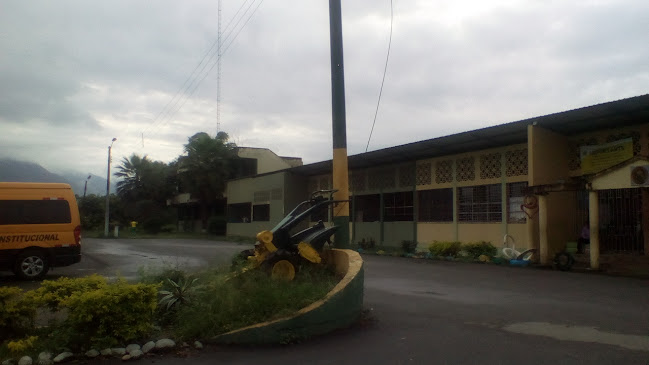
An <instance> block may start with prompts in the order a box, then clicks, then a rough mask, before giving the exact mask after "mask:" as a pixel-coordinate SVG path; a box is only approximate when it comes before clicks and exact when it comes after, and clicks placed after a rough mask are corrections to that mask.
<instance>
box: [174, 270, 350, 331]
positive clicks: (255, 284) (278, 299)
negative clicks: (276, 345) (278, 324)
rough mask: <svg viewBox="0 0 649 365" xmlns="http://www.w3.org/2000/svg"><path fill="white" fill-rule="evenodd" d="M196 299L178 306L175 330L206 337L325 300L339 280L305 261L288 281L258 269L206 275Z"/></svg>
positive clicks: (287, 313) (278, 316)
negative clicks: (239, 272) (232, 273)
mask: <svg viewBox="0 0 649 365" xmlns="http://www.w3.org/2000/svg"><path fill="white" fill-rule="evenodd" d="M205 275H206V277H204V278H201V282H202V283H206V284H205V285H201V286H197V287H196V290H195V294H194V297H193V298H194V300H192V302H191V303H190V304H189V305H185V306H182V307H180V308H179V310H178V313H177V318H176V324H175V328H176V331H177V334H178V335H179V336H180V337H181V338H195V337H210V336H215V335H218V334H221V333H225V332H227V331H231V330H234V329H237V328H241V327H245V326H248V325H251V324H254V323H259V322H263V321H268V320H273V319H277V318H281V317H283V316H287V315H290V314H292V313H294V312H295V311H297V310H299V309H301V308H304V307H306V306H307V305H309V304H311V303H313V302H314V301H316V300H318V299H321V298H323V297H324V296H325V295H326V294H327V293H328V292H329V291H330V290H331V289H332V288H333V287H334V286H335V285H336V283H337V280H336V278H335V275H334V274H333V273H331V272H329V271H328V270H327V269H326V268H324V267H319V266H312V265H306V266H303V267H302V269H301V270H300V271H299V272H298V273H297V275H296V277H295V280H293V281H291V282H286V281H281V280H272V279H271V278H270V276H269V275H267V274H266V273H264V272H261V271H259V270H250V271H247V272H245V273H242V274H240V275H237V276H234V277H232V276H228V275H227V274H226V273H223V272H212V273H206V274H205Z"/></svg>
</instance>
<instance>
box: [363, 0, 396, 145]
mask: <svg viewBox="0 0 649 365" xmlns="http://www.w3.org/2000/svg"><path fill="white" fill-rule="evenodd" d="M393 22H394V6H393V5H392V0H390V39H389V40H388V54H387V55H386V56H385V68H384V69H383V79H382V80H381V89H380V90H379V100H378V101H377V102H376V111H375V112H374V121H373V122H372V129H371V130H370V136H369V138H368V139H367V146H365V152H367V150H368V149H369V148H370V140H371V139H372V133H374V126H375V125H376V117H377V115H378V114H379V105H381V95H382V94H383V84H384V83H385V74H386V73H387V71H388V60H389V59H390V48H391V47H392V24H393Z"/></svg>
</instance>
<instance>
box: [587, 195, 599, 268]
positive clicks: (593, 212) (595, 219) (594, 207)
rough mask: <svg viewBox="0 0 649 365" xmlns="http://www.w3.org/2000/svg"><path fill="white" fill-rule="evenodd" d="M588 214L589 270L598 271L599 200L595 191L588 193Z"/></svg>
mask: <svg viewBox="0 0 649 365" xmlns="http://www.w3.org/2000/svg"><path fill="white" fill-rule="evenodd" d="M588 214H589V215H590V219H589V222H588V225H589V226H590V268H591V269H593V270H599V199H597V190H591V191H589V192H588Z"/></svg>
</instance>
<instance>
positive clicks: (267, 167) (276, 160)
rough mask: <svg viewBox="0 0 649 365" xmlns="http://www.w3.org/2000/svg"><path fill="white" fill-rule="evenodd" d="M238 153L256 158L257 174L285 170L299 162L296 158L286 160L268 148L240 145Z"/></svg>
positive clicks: (240, 155)
mask: <svg viewBox="0 0 649 365" xmlns="http://www.w3.org/2000/svg"><path fill="white" fill-rule="evenodd" d="M237 154H238V155H239V157H244V158H254V159H256V160H257V174H265V173H267V172H272V171H277V170H283V169H287V168H289V167H293V166H295V165H296V164H297V162H296V161H295V160H293V161H286V160H284V159H282V158H281V157H279V156H277V155H276V154H275V153H274V152H273V151H271V150H269V149H266V148H250V147H239V149H238V153H237ZM300 161H301V160H300ZM300 164H301V162H300Z"/></svg>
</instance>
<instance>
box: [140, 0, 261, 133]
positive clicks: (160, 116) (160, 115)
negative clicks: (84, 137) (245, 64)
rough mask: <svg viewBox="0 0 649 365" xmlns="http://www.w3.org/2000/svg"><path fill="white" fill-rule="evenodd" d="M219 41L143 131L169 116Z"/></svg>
mask: <svg viewBox="0 0 649 365" xmlns="http://www.w3.org/2000/svg"><path fill="white" fill-rule="evenodd" d="M247 2H248V0H244V1H243V2H242V3H241V6H240V7H239V9H238V10H237V12H236V13H235V14H234V15H233V16H232V18H230V20H229V21H228V24H227V26H226V27H225V29H226V32H227V30H228V29H229V28H230V25H231V24H232V21H233V20H234V19H235V18H236V17H237V16H238V15H239V13H240V12H241V9H243V7H244V5H245V4H246V3H247ZM253 2H254V0H253ZM243 16H245V14H244V15H243ZM219 27H220V19H219ZM219 42H220V40H219V39H217V40H215V41H214V42H213V43H212V45H211V46H210V48H209V49H208V50H207V52H205V54H204V55H203V57H202V58H201V60H200V62H199V63H198V64H197V65H196V67H194V69H193V70H192V72H191V73H190V75H189V76H188V77H187V79H186V80H185V82H183V84H182V86H181V87H180V88H179V89H178V91H176V93H175V94H174V96H173V97H172V98H171V99H170V100H169V101H168V102H167V104H165V106H164V107H163V108H162V110H160V112H159V113H158V115H156V117H155V118H154V120H153V123H152V124H150V125H149V126H147V127H146V128H145V129H144V130H142V133H146V132H148V130H149V129H150V128H153V127H154V126H155V125H156V124H157V123H159V122H160V121H161V120H162V119H163V118H164V117H163V115H164V116H167V115H168V114H169V112H170V110H171V108H173V107H174V106H175V105H176V104H177V103H178V101H179V100H180V99H181V98H182V95H181V94H184V93H185V92H187V90H188V89H189V87H190V86H191V85H192V84H193V82H194V80H195V79H196V77H198V75H196V70H198V68H199V67H201V65H203V62H205V60H206V59H207V58H208V56H209V55H210V54H211V53H212V51H213V50H214V47H216V46H217V45H218V46H219V47H220V46H221V44H220V43H219ZM212 57H213V56H210V59H211V58H212ZM208 62H209V61H208ZM204 69H205V66H203V68H202V69H201V71H199V73H200V72H202V71H203V70H204ZM190 81H191V82H190ZM172 103H173V106H171V107H170V105H171V104H172Z"/></svg>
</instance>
